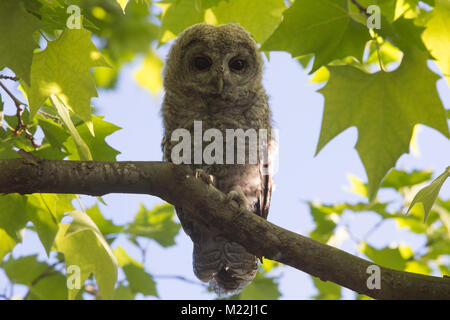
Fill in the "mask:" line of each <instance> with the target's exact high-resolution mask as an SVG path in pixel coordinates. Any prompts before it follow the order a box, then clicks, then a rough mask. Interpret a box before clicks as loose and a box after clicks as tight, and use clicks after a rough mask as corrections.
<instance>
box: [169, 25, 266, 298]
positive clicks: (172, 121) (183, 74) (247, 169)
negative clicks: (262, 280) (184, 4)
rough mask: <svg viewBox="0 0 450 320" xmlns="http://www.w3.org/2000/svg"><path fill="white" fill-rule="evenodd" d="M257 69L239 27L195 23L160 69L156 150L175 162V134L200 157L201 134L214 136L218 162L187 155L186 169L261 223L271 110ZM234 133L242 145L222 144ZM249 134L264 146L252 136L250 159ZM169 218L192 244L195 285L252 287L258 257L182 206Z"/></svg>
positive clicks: (224, 289) (257, 59) (223, 289)
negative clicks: (188, 140)
mask: <svg viewBox="0 0 450 320" xmlns="http://www.w3.org/2000/svg"><path fill="white" fill-rule="evenodd" d="M262 69H263V61H262V57H261V54H260V53H259V52H258V48H257V46H256V43H255V42H254V40H253V39H252V38H251V37H250V34H249V33H248V32H247V31H246V30H245V29H244V28H242V27H240V26H239V25H236V24H226V25H221V26H212V25H208V24H204V23H202V24H197V25H194V26H192V27H190V28H188V29H186V30H185V31H183V32H182V33H181V34H180V35H179V36H178V38H177V39H176V41H175V43H174V44H173V46H172V47H171V50H170V53H169V56H168V59H167V63H166V66H165V70H164V88H165V96H164V102H163V105H162V116H163V122H164V138H163V142H162V147H163V152H164V158H165V160H167V161H172V162H175V163H178V160H177V161H174V160H175V159H174V155H173V152H172V151H173V150H174V147H175V146H176V145H177V144H178V143H179V137H178V139H173V137H172V133H173V132H174V131H175V130H177V129H184V132H189V133H190V134H191V136H192V145H193V148H199V147H200V148H203V149H202V150H205V147H206V146H207V145H208V144H209V143H211V142H210V141H211V140H213V138H211V135H210V136H209V138H207V137H206V136H207V135H206V134H205V136H203V134H204V133H206V132H207V131H208V132H209V133H211V132H212V133H214V137H215V139H216V140H215V141H214V142H215V143H216V144H215V145H216V146H217V144H220V146H222V143H223V148H217V149H215V150H214V152H213V153H212V156H213V158H214V159H216V160H217V159H219V160H218V161H215V162H213V163H211V161H207V160H206V159H203V160H202V161H201V162H200V163H199V161H198V159H197V161H195V159H194V154H195V153H196V151H198V150H194V149H193V150H192V152H191V154H188V158H190V160H191V161H190V164H191V165H192V168H193V169H194V170H196V172H200V173H201V174H200V176H202V177H205V175H206V176H208V177H213V178H212V180H211V181H213V182H212V183H213V184H214V186H215V187H216V188H217V189H219V190H221V191H222V192H224V193H226V194H227V195H228V197H227V198H229V199H230V200H235V201H237V202H238V204H240V205H241V206H245V208H246V209H248V210H249V211H252V212H254V213H255V214H257V215H259V216H261V217H263V218H264V219H266V218H267V214H268V210H269V204H270V195H271V189H272V181H271V175H270V172H269V171H270V169H268V168H269V167H270V165H271V164H270V160H268V159H270V151H271V140H272V129H271V111H270V108H269V106H268V103H267V96H266V93H265V91H264V89H263V86H262V83H261V77H262ZM194 121H195V122H196V123H197V124H196V125H197V127H198V128H200V127H201V133H202V137H203V140H202V142H201V143H200V146H199V145H198V144H197V146H195V145H194V143H193V141H194V129H195V127H196V125H195V124H194ZM198 124H201V126H199V125H198ZM198 128H197V129H198ZM210 129H212V130H213V131H211V130H210ZM238 129H241V131H240V132H241V133H242V132H244V133H246V134H247V135H246V136H244V143H242V139H241V144H239V143H238V142H239V141H238V140H239V138H238V137H237V135H235V136H234V137H233V138H232V139H226V138H227V137H228V135H230V134H229V133H230V132H234V133H237V132H238ZM261 129H263V130H261ZM227 131H228V135H227ZM255 132H256V133H259V132H266V133H267V134H266V139H260V138H261V135H260V136H259V137H258V146H259V147H261V146H264V147H263V148H258V152H259V154H258V157H253V158H252V156H251V154H250V153H251V152H254V151H255V150H254V149H255V148H253V149H252V148H251V147H252V143H253V145H254V144H255V141H256V140H255V139H253V138H252V137H251V134H252V133H255ZM218 135H221V136H222V137H223V139H222V140H220V139H219V138H218ZM230 136H231V135H230ZM217 139H219V140H217ZM229 140H231V141H229ZM261 141H263V143H260V142H261ZM264 141H265V143H264ZM230 145H231V147H230ZM219 149H221V150H219ZM202 150H200V155H201V152H202ZM262 150H263V151H262ZM247 151H248V154H247V153H245V152H247ZM242 152H244V153H245V155H248V156H245V161H244V162H242V161H241V162H239V159H238V158H239V155H242ZM197 155H198V153H197ZM220 159H223V161H221V160H220ZM251 159H253V160H254V161H253V162H252V161H251ZM255 159H256V160H255ZM264 159H266V160H264ZM176 212H177V215H178V217H179V219H180V222H181V225H182V227H183V229H184V231H185V232H186V233H187V234H188V235H189V236H190V238H191V239H192V241H193V243H194V252H193V267H194V273H195V275H196V276H197V277H198V278H199V279H200V280H202V281H205V282H208V281H210V284H211V286H212V287H213V288H214V289H215V291H216V292H217V293H219V294H226V293H230V292H237V291H239V290H240V289H242V288H243V287H244V286H246V285H248V284H249V283H250V282H251V281H252V280H253V278H254V277H255V274H256V272H257V269H258V258H257V257H256V256H254V255H252V254H250V253H248V252H247V251H246V250H245V248H244V247H242V246H241V245H240V244H238V243H236V242H234V241H233V239H229V238H226V237H225V236H224V235H223V232H222V227H221V225H220V224H217V225H205V224H204V223H202V222H200V221H195V220H193V219H191V218H190V217H191V215H190V214H189V213H188V212H185V210H184V209H183V208H181V207H177V208H176Z"/></svg>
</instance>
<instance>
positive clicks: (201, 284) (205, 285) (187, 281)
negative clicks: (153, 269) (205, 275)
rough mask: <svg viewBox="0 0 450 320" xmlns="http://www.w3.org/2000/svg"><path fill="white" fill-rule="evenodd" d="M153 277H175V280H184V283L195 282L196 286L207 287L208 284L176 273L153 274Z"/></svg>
mask: <svg viewBox="0 0 450 320" xmlns="http://www.w3.org/2000/svg"><path fill="white" fill-rule="evenodd" d="M153 278H156V279H175V280H180V281H184V282H186V283H190V284H195V285H197V286H201V287H204V288H208V285H207V284H205V283H201V282H199V281H195V280H191V279H188V278H185V277H183V276H177V275H170V274H169V275H166V274H161V275H153Z"/></svg>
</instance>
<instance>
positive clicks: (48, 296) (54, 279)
mask: <svg viewBox="0 0 450 320" xmlns="http://www.w3.org/2000/svg"><path fill="white" fill-rule="evenodd" d="M0 267H1V268H3V270H4V271H5V273H6V276H7V277H8V278H9V280H10V281H11V282H12V283H17V284H23V285H26V286H28V290H29V292H28V294H27V296H26V299H27V300H38V299H39V300H65V299H67V287H66V280H65V277H64V275H63V274H62V273H61V272H59V271H57V270H55V269H54V267H53V266H51V265H49V264H47V263H46V262H42V261H39V260H37V255H31V256H25V257H19V258H17V259H14V258H13V257H12V256H10V257H9V259H8V260H6V261H4V262H2V263H0Z"/></svg>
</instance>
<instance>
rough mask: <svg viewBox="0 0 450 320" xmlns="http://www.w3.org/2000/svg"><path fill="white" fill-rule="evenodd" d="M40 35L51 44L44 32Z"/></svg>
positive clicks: (40, 31)
mask: <svg viewBox="0 0 450 320" xmlns="http://www.w3.org/2000/svg"><path fill="white" fill-rule="evenodd" d="M39 33H40V34H41V36H42V37H43V38H44V39H45V41H47V43H48V42H50V40H48V38H47V37H46V36H45V34H44V33H43V32H42V30H39Z"/></svg>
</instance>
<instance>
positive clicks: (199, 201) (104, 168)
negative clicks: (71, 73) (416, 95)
mask: <svg viewBox="0 0 450 320" xmlns="http://www.w3.org/2000/svg"><path fill="white" fill-rule="evenodd" d="M36 192H39V193H78V194H87V195H93V196H101V195H104V194H108V193H140V194H149V195H153V196H157V197H159V198H161V199H163V200H165V201H167V202H169V203H171V204H174V205H177V206H181V207H184V208H186V209H188V210H186V212H192V214H193V215H195V217H194V218H195V219H201V220H203V222H204V223H206V224H209V225H215V226H217V225H221V226H222V227H223V231H224V233H225V234H226V235H227V236H228V237H229V238H230V239H233V241H236V242H238V243H241V244H242V245H243V246H244V247H245V248H246V249H247V250H248V251H249V252H251V253H253V254H255V255H257V256H264V257H266V258H268V259H271V260H275V261H279V262H281V263H283V264H286V265H289V266H291V267H293V268H296V269H298V270H301V271H304V272H306V273H308V274H310V275H312V276H315V277H318V278H320V279H322V280H324V281H331V282H334V283H337V284H339V285H341V286H344V287H346V288H349V289H351V290H353V291H356V292H359V293H362V294H365V295H368V296H370V297H372V298H375V299H450V279H447V278H439V277H433V276H426V275H421V274H415V273H410V272H404V271H398V270H393V269H389V268H385V267H383V266H378V267H379V268H380V271H381V288H380V289H369V288H368V286H367V279H368V277H369V276H370V275H369V274H368V273H367V268H368V267H369V266H371V265H374V263H372V262H370V261H367V260H364V259H361V258H358V257H356V256H353V255H351V254H349V253H347V252H345V251H342V250H339V249H337V248H335V247H332V246H328V245H326V244H323V243H320V242H317V241H314V240H312V239H309V238H307V237H304V236H302V235H299V234H296V233H294V232H291V231H289V230H286V229H283V228H281V227H279V226H276V225H274V224H272V223H270V222H268V221H266V220H264V219H262V218H260V217H259V216H257V215H256V214H253V213H251V212H248V211H247V212H244V213H239V210H238V206H237V204H236V203H234V202H227V201H226V200H225V195H224V194H223V193H222V192H220V191H219V190H217V189H216V188H214V187H211V186H208V185H207V184H205V183H204V182H202V181H201V180H200V179H196V178H195V177H193V173H192V170H191V169H190V168H189V167H188V166H183V165H174V164H171V163H166V162H135V161H134V162H96V161H59V160H42V159H7V160H0V193H20V194H29V193H36ZM0 214H1V213H0Z"/></svg>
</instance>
